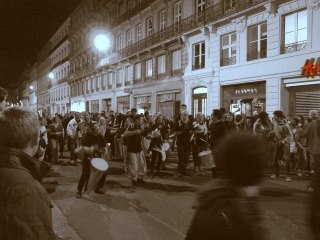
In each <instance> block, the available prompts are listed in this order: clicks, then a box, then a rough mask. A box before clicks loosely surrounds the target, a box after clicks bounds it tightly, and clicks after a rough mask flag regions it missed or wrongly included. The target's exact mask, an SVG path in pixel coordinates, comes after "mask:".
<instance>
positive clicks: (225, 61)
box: [220, 56, 236, 67]
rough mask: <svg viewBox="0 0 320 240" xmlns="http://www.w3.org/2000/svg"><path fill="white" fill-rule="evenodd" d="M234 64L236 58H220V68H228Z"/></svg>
mask: <svg viewBox="0 0 320 240" xmlns="http://www.w3.org/2000/svg"><path fill="white" fill-rule="evenodd" d="M233 64H236V56H234V57H230V58H222V59H221V61H220V65H221V67H222V66H229V65H233Z"/></svg>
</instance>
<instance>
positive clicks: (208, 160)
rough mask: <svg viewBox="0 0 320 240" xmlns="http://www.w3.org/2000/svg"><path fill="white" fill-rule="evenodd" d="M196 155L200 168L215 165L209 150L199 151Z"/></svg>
mask: <svg viewBox="0 0 320 240" xmlns="http://www.w3.org/2000/svg"><path fill="white" fill-rule="evenodd" d="M198 156H199V158H200V162H201V167H202V168H213V167H215V166H216V164H215V162H214V159H213V155H212V151H211V150H207V151H203V152H200V153H199V155H198Z"/></svg>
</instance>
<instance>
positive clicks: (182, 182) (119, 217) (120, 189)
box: [44, 162, 311, 240]
mask: <svg viewBox="0 0 320 240" xmlns="http://www.w3.org/2000/svg"><path fill="white" fill-rule="evenodd" d="M174 167H175V163H173V162H171V163H168V168H169V170H166V171H164V174H163V176H162V177H161V178H154V179H147V183H146V184H144V185H141V186H137V187H134V186H132V185H131V182H130V180H129V179H128V178H127V177H126V176H125V175H124V174H123V173H122V171H121V164H120V163H119V162H111V164H110V174H109V176H108V177H107V184H106V186H105V190H106V194H105V195H98V194H94V193H93V194H91V195H90V196H88V197H83V198H82V199H77V198H75V195H76V186H77V181H78V179H79V176H80V173H81V166H76V167H74V166H53V168H52V171H51V172H50V173H49V175H48V177H47V178H45V180H44V185H45V187H46V189H47V191H48V192H49V194H50V197H51V199H52V200H53V202H54V204H55V208H54V211H53V212H54V224H55V229H56V231H57V233H58V234H59V235H60V236H62V238H63V239H75V240H77V239H82V240H100V239H101V240H102V239H112V240H120V239H125V240H131V239H132V240H135V239H150V240H158V239H159V240H163V239H167V240H181V239H184V237H185V234H186V232H187V229H188V226H189V224H190V222H191V219H192V216H193V213H194V211H195V210H193V209H192V208H191V206H192V204H193V203H194V201H195V196H196V193H197V191H198V190H199V189H200V188H201V187H202V186H204V185H205V184H206V183H208V182H210V180H211V179H210V174H209V172H208V173H207V175H204V176H188V177H183V178H178V177H176V176H175V174H174V173H175V171H174V170H173V169H170V168H174ZM191 173H192V171H191ZM307 184H308V179H307V178H299V179H297V178H295V179H294V181H293V182H291V183H287V182H285V181H284V178H283V179H281V180H271V179H270V180H269V179H267V178H266V180H265V181H264V183H263V185H262V186H263V187H262V192H261V193H262V197H261V207H262V210H263V218H264V225H265V227H266V229H267V231H268V232H269V235H268V238H267V239H272V240H273V239H274V240H287V239H288V240H295V239H297V240H298V239H299V240H301V239H304V240H309V239H311V238H310V234H309V231H308V224H307V214H306V213H307V205H308V201H309V194H310V193H309V192H308V191H307Z"/></svg>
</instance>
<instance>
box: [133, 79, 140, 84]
mask: <svg viewBox="0 0 320 240" xmlns="http://www.w3.org/2000/svg"><path fill="white" fill-rule="evenodd" d="M139 83H142V81H141V78H138V79H133V84H139Z"/></svg>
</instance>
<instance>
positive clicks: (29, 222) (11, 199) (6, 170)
mask: <svg viewBox="0 0 320 240" xmlns="http://www.w3.org/2000/svg"><path fill="white" fill-rule="evenodd" d="M39 129H40V124H39V120H38V116H37V114H36V113H34V112H32V111H30V110H28V109H24V108H20V107H13V108H8V109H6V110H5V111H3V112H2V113H0V136H1V138H0V239H12V240H13V239H14V240H15V239H43V240H47V239H55V234H54V232H53V229H52V217H51V204H50V199H49V196H48V194H47V192H46V190H45V189H44V187H43V186H42V185H41V183H40V181H41V179H42V177H43V174H42V173H41V167H42V164H41V163H43V162H41V161H38V160H37V159H35V158H33V156H34V155H35V154H36V152H37V149H38V143H39V139H40V131H39Z"/></svg>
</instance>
